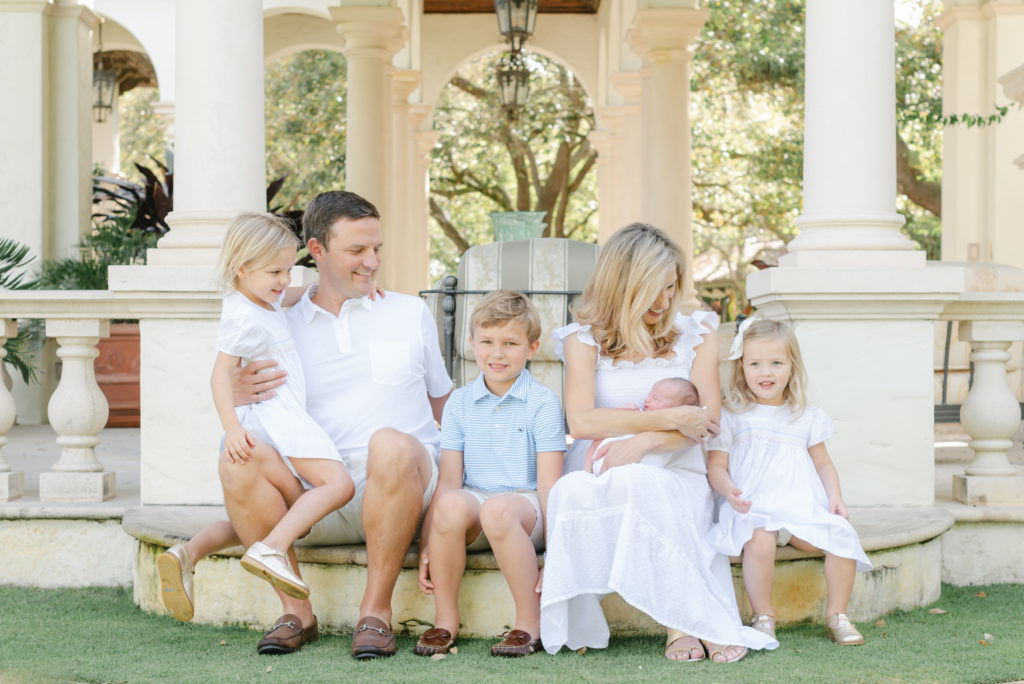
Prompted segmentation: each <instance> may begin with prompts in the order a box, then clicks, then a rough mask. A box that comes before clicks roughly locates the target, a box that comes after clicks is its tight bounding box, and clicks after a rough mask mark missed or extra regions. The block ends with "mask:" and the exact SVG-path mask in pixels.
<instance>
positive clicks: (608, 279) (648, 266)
mask: <svg viewBox="0 0 1024 684" xmlns="http://www.w3.org/2000/svg"><path fill="white" fill-rule="evenodd" d="M685 271H686V257H684V256H683V252H682V250H681V249H680V248H679V245H677V244H676V243H675V242H674V241H673V240H672V239H671V238H670V237H668V236H667V235H666V234H665V233H663V232H661V231H660V230H658V229H657V228H655V227H654V226H650V225H647V224H645V223H633V224H630V225H628V226H626V227H625V228H623V229H621V230H619V231H617V232H615V233H613V234H612V236H611V237H610V238H609V239H608V242H607V243H605V245H604V247H602V248H601V256H600V257H598V259H597V266H596V267H595V268H594V272H593V273H592V274H591V275H590V279H589V280H588V281H587V285H586V287H584V288H583V294H582V295H581V297H580V300H579V302H578V303H577V304H576V305H575V306H574V307H573V316H574V317H575V319H576V321H577V322H579V323H582V324H589V325H590V326H591V329H590V332H591V334H592V335H593V336H594V340H595V341H596V342H597V343H598V345H599V347H600V349H601V353H602V354H603V355H605V356H608V357H611V358H612V359H616V360H617V359H621V358H624V357H627V356H640V357H658V356H664V355H665V354H666V353H668V352H669V351H670V350H671V349H672V347H673V345H674V344H675V343H676V339H678V337H679V331H677V330H676V329H675V327H674V323H675V316H676V311H677V310H678V308H679V300H680V298H681V295H682V289H683V274H684V273H685ZM670 275H672V276H674V277H675V285H676V296H674V297H673V298H672V300H671V301H670V302H669V305H668V308H667V309H666V310H665V315H664V316H662V317H661V318H660V319H659V320H658V322H657V323H656V324H654V325H653V326H648V325H647V324H646V323H644V320H643V316H644V313H645V312H646V311H647V309H649V308H650V306H651V304H652V303H654V300H656V299H657V298H658V295H659V294H660V293H661V291H662V290H663V289H664V288H665V280H666V278H667V277H668V276H670Z"/></svg>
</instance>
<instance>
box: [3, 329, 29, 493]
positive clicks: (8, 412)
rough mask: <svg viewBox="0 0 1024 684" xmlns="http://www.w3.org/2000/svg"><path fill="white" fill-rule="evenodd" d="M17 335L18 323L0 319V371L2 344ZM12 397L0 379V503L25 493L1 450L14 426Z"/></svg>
mask: <svg viewBox="0 0 1024 684" xmlns="http://www.w3.org/2000/svg"><path fill="white" fill-rule="evenodd" d="M17 334H18V322H17V321H15V320H11V319H9V318H3V319H0V369H2V368H3V366H4V357H5V356H7V350H5V349H4V343H5V342H6V341H7V340H8V339H10V338H12V337H14V336H15V335H17ZM16 413H17V411H16V407H15V405H14V397H12V396H11V393H10V391H8V389H7V385H6V384H5V383H4V381H3V378H0V501H10V500H11V499H17V498H18V497H20V496H21V495H22V494H24V493H25V473H24V472H23V471H21V470H13V469H12V468H11V464H10V463H8V462H7V461H5V460H4V454H3V448H4V445H5V444H7V432H8V431H9V430H10V429H11V427H12V426H13V425H14V418H15V415H16Z"/></svg>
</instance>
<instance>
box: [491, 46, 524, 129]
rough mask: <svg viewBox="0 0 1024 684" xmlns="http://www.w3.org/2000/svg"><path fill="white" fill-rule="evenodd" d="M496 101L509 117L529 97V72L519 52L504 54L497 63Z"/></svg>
mask: <svg viewBox="0 0 1024 684" xmlns="http://www.w3.org/2000/svg"><path fill="white" fill-rule="evenodd" d="M497 80H498V101H499V102H501V106H502V108H503V109H504V110H505V111H506V113H508V115H509V117H510V118H512V119H514V118H516V112H517V110H518V109H519V108H520V107H522V106H523V105H525V104H526V99H527V98H528V97H529V95H530V70H529V69H527V68H526V60H525V59H523V53H521V52H506V53H505V54H504V56H502V58H501V62H499V63H498V73H497Z"/></svg>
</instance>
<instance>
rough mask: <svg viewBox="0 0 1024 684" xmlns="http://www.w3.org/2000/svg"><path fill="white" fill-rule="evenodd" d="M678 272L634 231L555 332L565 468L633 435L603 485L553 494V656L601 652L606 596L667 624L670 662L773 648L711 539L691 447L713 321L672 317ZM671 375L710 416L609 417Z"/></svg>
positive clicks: (580, 481)
mask: <svg viewBox="0 0 1024 684" xmlns="http://www.w3.org/2000/svg"><path fill="white" fill-rule="evenodd" d="M684 264H685V260H684V257H683V254H682V252H681V251H680V249H679V247H678V246H677V245H676V244H675V243H674V242H673V241H672V240H670V239H669V238H668V237H667V236H666V235H665V234H664V233H662V232H661V231H660V230H658V229H657V228H654V227H652V226H648V225H644V224H633V225H630V226H627V227H626V228H624V229H622V230H620V231H618V232H617V233H615V234H614V235H613V236H612V237H611V238H610V239H609V240H608V243H607V244H606V245H605V246H604V248H603V249H602V251H601V256H600V258H599V259H598V262H597V266H596V268H595V270H594V273H593V274H592V275H591V277H590V280H589V281H588V282H587V286H586V288H585V289H584V291H583V295H582V298H581V301H580V304H579V306H578V308H577V309H576V310H575V312H574V313H575V317H576V320H577V322H576V323H573V324H572V325H569V326H566V327H564V328H560V329H559V330H557V331H555V333H554V337H555V340H556V351H557V353H558V354H559V356H560V357H561V358H562V360H563V361H564V363H565V367H566V377H565V409H566V417H567V419H568V422H569V430H570V432H571V433H572V436H573V438H574V439H575V441H574V442H573V445H572V447H571V448H570V450H569V453H568V455H567V459H566V460H567V466H566V469H567V471H570V470H577V469H579V468H580V466H581V464H582V460H583V455H584V454H585V453H586V451H587V447H588V445H589V442H590V441H591V440H594V439H603V438H605V437H614V436H619V435H627V434H634V433H635V434H634V436H633V437H631V438H629V439H625V440H621V441H617V442H613V443H611V444H610V445H609V446H608V447H606V448H605V456H604V458H605V461H604V463H605V465H604V468H603V471H602V474H601V476H600V477H595V476H593V475H591V474H589V473H584V472H582V471H580V472H570V473H569V474H568V475H566V476H564V477H563V478H561V479H560V480H559V481H558V482H557V483H556V484H555V486H554V488H552V490H551V493H550V495H549V503H548V520H547V554H546V560H545V569H544V584H543V592H542V595H541V639H542V640H543V642H544V647H545V649H546V650H547V651H548V652H549V653H555V652H557V651H558V650H559V649H560V648H561V647H562V646H563V645H566V646H569V647H570V648H573V649H576V648H580V647H582V646H588V647H592V648H604V647H605V646H607V645H608V625H607V622H606V621H605V619H604V614H603V613H602V611H601V606H600V603H599V601H600V598H601V597H602V596H603V595H605V594H608V593H611V592H617V593H618V594H619V595H620V596H621V597H622V598H623V599H624V600H625V601H626V602H627V603H629V604H630V605H632V606H634V607H636V608H638V609H640V610H642V611H643V612H644V613H647V614H648V615H649V616H651V617H652V618H654V619H655V620H657V621H658V622H659V623H661V624H664V625H666V626H667V627H668V628H669V636H668V645H667V647H666V651H665V655H666V657H668V658H670V659H673V660H690V661H694V660H701V659H703V658H705V657H708V658H710V659H711V660H712V661H715V662H734V661H737V660H739V659H740V658H742V657H743V656H745V655H746V653H747V648H748V647H750V648H766V647H767V648H775V647H776V646H777V645H778V642H776V641H774V640H772V639H771V638H770V637H768V636H766V635H765V634H762V633H761V632H758V631H756V630H753V629H751V628H749V627H744V626H742V624H741V622H740V618H739V610H738V608H737V606H736V596H735V593H734V590H733V583H732V574H731V572H730V570H729V562H728V559H727V558H725V557H724V556H721V555H718V554H716V553H715V552H714V551H713V550H712V549H711V547H710V546H709V545H708V544H707V542H706V541H705V535H706V533H707V531H708V529H709V528H710V526H711V522H712V519H711V515H712V499H711V489H710V488H709V486H708V483H707V479H706V476H705V471H704V461H703V457H702V455H701V453H700V446H698V445H697V443H698V442H701V441H702V440H704V439H706V438H708V437H710V436H712V435H714V434H716V433H717V432H718V427H717V420H718V414H719V410H720V405H721V400H720V393H719V384H718V346H717V345H718V342H717V337H716V334H715V327H716V326H717V319H716V318H715V315H714V314H712V313H706V312H698V313H695V314H694V315H692V316H683V315H682V314H679V313H677V308H678V300H679V294H680V293H681V290H682V283H683V269H684ZM666 377H683V378H687V379H689V380H691V381H692V382H693V383H694V384H695V385H696V386H697V389H698V390H699V392H700V398H701V403H702V405H703V407H704V408H700V407H694V406H679V407H675V408H669V409H660V410H654V411H635V410H625V409H622V408H614V407H620V406H622V405H623V404H635V405H637V406H639V405H640V404H641V403H642V402H643V398H644V396H645V395H646V394H647V392H648V391H649V390H650V388H651V385H653V384H654V383H655V382H656V381H658V380H660V379H662V378H666ZM661 452H673V457H672V458H671V459H670V460H669V463H668V465H667V466H666V467H664V468H662V467H656V466H654V465H648V464H645V463H640V460H641V459H642V458H643V456H644V455H646V454H652V453H661ZM600 455H601V454H600V453H599V454H598V456H600Z"/></svg>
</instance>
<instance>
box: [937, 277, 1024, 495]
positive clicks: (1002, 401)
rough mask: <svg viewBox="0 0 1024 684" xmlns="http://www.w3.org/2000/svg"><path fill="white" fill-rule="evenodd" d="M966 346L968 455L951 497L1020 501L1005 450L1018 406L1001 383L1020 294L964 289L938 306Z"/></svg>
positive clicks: (1022, 489) (1020, 315) (1022, 316)
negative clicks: (969, 378) (955, 325)
mask: <svg viewBox="0 0 1024 684" xmlns="http://www.w3.org/2000/svg"><path fill="white" fill-rule="evenodd" d="M942 317H943V319H944V320H953V321H957V322H958V324H959V337H960V339H961V340H963V341H965V342H968V343H969V344H970V346H971V357H970V358H971V363H972V365H973V382H972V384H971V388H970V391H969V392H968V393H967V398H966V399H965V400H964V402H963V405H962V406H961V409H960V423H961V424H962V425H963V427H964V430H965V431H966V432H967V434H968V435H969V436H970V441H968V443H967V445H968V446H969V447H970V448H971V449H972V450H973V451H974V459H973V461H972V462H971V463H970V465H968V466H967V468H966V470H965V472H964V474H963V475H954V476H953V498H954V499H956V500H957V501H960V502H961V503H965V504H972V505H976V504H1007V503H1024V477H1022V476H1021V475H1020V474H1019V473H1018V471H1017V469H1016V468H1015V467H1014V466H1013V465H1012V464H1011V463H1010V461H1009V459H1008V458H1007V451H1008V450H1009V449H1010V447H1011V446H1012V444H1013V442H1012V441H1011V440H1012V437H1013V435H1014V433H1015V432H1016V431H1017V429H1018V428H1019V427H1020V422H1021V407H1020V404H1019V403H1018V401H1017V397H1016V396H1015V395H1014V393H1013V392H1012V391H1011V389H1010V386H1009V384H1008V382H1007V377H1006V374H1007V362H1008V361H1009V360H1010V353H1009V348H1010V345H1011V344H1012V343H1013V342H1015V341H1018V340H1024V294H1022V293H1019V292H967V293H964V294H962V295H961V296H960V297H959V298H958V299H957V300H956V301H954V302H951V303H950V304H949V305H947V306H946V308H945V309H944V310H943V313H942Z"/></svg>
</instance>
